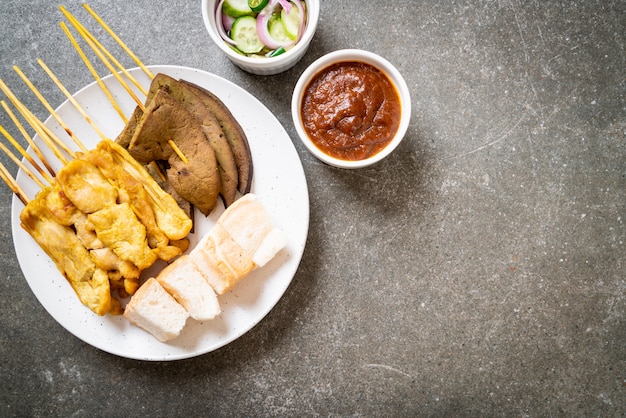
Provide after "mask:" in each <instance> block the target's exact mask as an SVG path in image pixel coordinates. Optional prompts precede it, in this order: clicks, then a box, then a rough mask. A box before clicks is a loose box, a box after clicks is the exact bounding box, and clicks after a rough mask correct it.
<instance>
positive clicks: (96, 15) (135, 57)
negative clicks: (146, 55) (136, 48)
mask: <svg viewBox="0 0 626 418" xmlns="http://www.w3.org/2000/svg"><path fill="white" fill-rule="evenodd" d="M83 7H84V8H85V9H86V10H87V11H88V12H89V14H91V16H93V18H94V19H96V21H97V22H98V23H99V24H100V26H102V27H103V28H104V30H106V31H107V32H108V33H109V35H111V37H112V38H113V39H115V41H116V42H117V43H118V44H119V46H121V47H122V49H123V50H124V51H126V53H127V54H128V55H129V56H130V57H131V58H132V59H133V61H135V63H136V64H137V65H138V66H139V67H140V68H141V69H142V70H143V71H144V72H145V73H146V75H147V76H148V77H150V78H151V79H152V78H154V74H152V72H151V71H150V70H149V69H148V68H147V67H146V66H145V65H143V63H142V62H141V60H140V59H139V58H137V56H136V55H135V54H134V53H133V51H131V50H130V48H128V47H127V46H126V44H125V43H124V42H123V41H122V40H121V39H120V38H119V37H118V36H117V35H116V34H115V32H113V30H111V28H110V27H109V26H108V25H107V24H106V23H105V22H104V21H103V20H102V19H101V18H100V16H98V14H97V13H96V12H94V11H93V10H92V9H91V7H89V5H88V4H87V3H84V4H83Z"/></svg>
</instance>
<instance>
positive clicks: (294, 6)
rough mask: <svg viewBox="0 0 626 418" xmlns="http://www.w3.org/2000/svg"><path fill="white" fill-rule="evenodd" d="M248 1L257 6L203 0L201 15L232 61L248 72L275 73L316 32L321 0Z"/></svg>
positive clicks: (286, 65) (294, 59)
mask: <svg viewBox="0 0 626 418" xmlns="http://www.w3.org/2000/svg"><path fill="white" fill-rule="evenodd" d="M250 4H257V5H258V7H259V8H258V9H257V8H256V7H254V6H252V8H250V7H249V3H248V1H247V0H202V19H203V21H204V25H205V26H206V29H207V30H208V32H209V36H210V38H211V40H212V41H213V42H214V43H215V45H216V46H217V47H218V49H219V50H221V51H222V52H223V53H224V54H225V55H226V56H227V57H228V59H230V61H232V62H233V64H235V65H236V66H237V67H239V68H241V69H243V70H244V71H247V72H249V73H252V74H258V75H274V74H278V73H281V72H284V71H286V70H288V69H290V68H291V67H293V66H294V65H295V64H296V63H297V62H298V61H299V60H300V59H301V58H302V57H303V56H304V54H305V53H306V51H307V49H308V47H309V45H310V43H311V41H312V39H313V36H314V35H315V30H316V29H317V23H318V20H319V15H320V0H291V1H289V0H258V1H255V2H251V3H250ZM253 9H254V10H253ZM255 10H258V11H255ZM294 16H295V17H294ZM277 23H278V24H277Z"/></svg>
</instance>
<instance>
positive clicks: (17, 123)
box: [1, 100, 56, 183]
mask: <svg viewBox="0 0 626 418" xmlns="http://www.w3.org/2000/svg"><path fill="white" fill-rule="evenodd" d="M1 103H2V107H3V108H4V110H5V111H6V112H7V114H8V115H9V117H10V118H11V120H12V121H13V123H14V124H15V126H17V128H18V130H19V131H20V132H21V134H22V136H23V137H24V138H25V139H26V142H28V145H30V147H31V149H32V150H33V151H34V152H35V154H36V155H37V158H39V161H41V162H42V163H43V165H44V166H45V167H46V169H47V170H48V173H50V175H51V176H52V177H50V176H48V175H47V174H46V173H45V172H44V171H43V170H41V169H40V168H37V167H39V164H37V162H36V161H35V160H34V159H33V158H32V157H31V156H30V155H29V154H28V153H26V151H24V152H22V150H23V148H21V147H20V146H19V144H17V143H15V144H13V146H15V147H16V148H18V150H20V153H22V155H24V157H25V158H26V159H27V160H28V161H29V162H30V163H31V164H32V165H33V166H34V167H35V168H37V170H38V171H39V172H40V173H41V175H42V176H43V177H44V178H45V179H46V181H48V182H49V183H51V182H52V181H51V180H52V178H54V177H55V176H56V173H55V172H54V169H53V168H52V167H51V166H50V164H48V161H47V160H46V158H45V157H44V156H43V154H42V152H41V150H40V149H39V147H38V146H37V144H35V141H33V140H32V138H31V137H30V135H29V134H28V132H26V129H24V127H23V126H22V124H21V123H20V121H19V120H18V119H17V116H15V114H14V113H13V112H12V111H11V109H10V108H9V106H8V105H7V104H6V102H5V101H4V100H2V102H1Z"/></svg>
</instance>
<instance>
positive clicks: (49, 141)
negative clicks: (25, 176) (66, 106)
mask: <svg viewBox="0 0 626 418" xmlns="http://www.w3.org/2000/svg"><path fill="white" fill-rule="evenodd" d="M0 89H1V90H2V91H3V92H4V94H6V96H7V97H8V98H9V100H10V101H11V103H13V106H15V107H16V108H17V110H19V112H20V113H21V114H22V116H23V117H24V119H26V121H27V122H28V123H29V124H30V126H31V127H32V128H33V129H34V130H35V132H36V133H37V134H38V135H39V136H40V137H41V139H42V140H43V141H44V142H45V143H46V145H47V146H48V148H50V149H51V150H52V152H53V153H54V155H55V156H56V157H57V159H58V160H59V161H61V163H63V164H67V163H68V160H67V158H65V156H64V155H63V154H61V152H60V151H59V149H58V148H57V146H58V147H60V148H61V149H62V150H63V151H65V152H66V153H67V154H68V155H70V156H71V157H72V158H74V157H75V155H74V152H73V151H72V150H70V149H69V148H68V147H67V145H65V143H64V142H63V141H61V140H60V139H59V138H57V137H56V136H55V135H54V134H53V133H52V131H50V129H49V128H48V127H47V126H46V125H44V124H43V122H41V121H40V120H39V119H37V117H36V116H35V115H34V114H33V113H32V112H31V111H30V110H28V108H27V107H26V106H25V105H24V104H23V103H22V102H21V101H20V100H19V99H18V98H17V97H16V96H15V95H14V94H13V92H12V91H11V89H9V88H8V87H7V85H6V84H5V83H4V82H3V81H2V80H0Z"/></svg>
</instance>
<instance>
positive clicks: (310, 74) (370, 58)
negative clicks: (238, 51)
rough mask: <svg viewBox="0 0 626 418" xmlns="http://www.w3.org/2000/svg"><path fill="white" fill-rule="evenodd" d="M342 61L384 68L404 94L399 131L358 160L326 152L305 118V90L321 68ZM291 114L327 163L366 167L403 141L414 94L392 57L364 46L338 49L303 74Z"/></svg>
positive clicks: (303, 136) (310, 147) (310, 145)
mask: <svg viewBox="0 0 626 418" xmlns="http://www.w3.org/2000/svg"><path fill="white" fill-rule="evenodd" d="M341 62H362V63H366V64H369V65H372V66H374V67H376V68H377V69H379V70H380V71H381V72H383V73H384V74H385V75H386V76H387V77H388V78H389V80H391V82H392V83H393V84H394V86H395V87H396V90H397V92H398V96H399V97H400V109H401V110H400V124H399V126H398V130H397V131H396V134H395V135H394V136H393V138H392V139H391V142H389V144H387V146H386V147H385V148H383V149H382V150H381V151H379V152H378V153H377V154H374V155H372V156H371V157H369V158H366V159H363V160H358V161H347V160H341V159H338V158H335V157H331V156H330V155H328V154H326V153H324V152H323V151H322V150H321V149H319V148H318V147H317V146H316V145H315V144H314V143H313V142H312V141H311V139H310V138H309V136H308V135H307V133H306V131H305V129H304V124H303V122H302V114H301V107H302V100H303V96H304V91H305V89H306V88H307V86H308V85H309V83H310V82H311V80H312V79H313V78H314V77H315V76H316V75H317V74H318V73H320V71H322V70H324V69H325V68H327V67H329V66H331V65H333V64H337V63H341ZM291 117H292V119H293V123H294V125H295V128H296V132H297V133H298V136H299V137H300V140H301V141H302V142H303V143H304V145H305V146H306V147H307V149H308V150H309V151H310V152H311V153H312V154H313V155H314V156H315V157H317V158H318V159H319V160H320V161H323V162H324V163H326V164H328V165H331V166H334V167H339V168H362V167H367V166H369V165H372V164H374V163H377V162H379V161H380V160H382V159H383V158H385V157H387V156H388V155H389V154H391V152H392V151H393V150H394V149H396V147H397V146H398V145H399V144H400V142H402V139H403V138H404V135H405V134H406V131H407V129H408V127H409V121H410V119H411V96H410V94H409V88H408V86H407V84H406V82H405V81H404V78H403V77H402V75H401V74H400V72H399V71H398V69H397V68H396V67H394V66H393V64H391V63H390V62H389V61H387V60H386V59H384V58H382V57H381V56H379V55H376V54H374V53H372V52H369V51H363V50H360V49H342V50H339V51H334V52H331V53H329V54H326V55H324V56H322V57H321V58H319V59H317V60H316V61H315V62H313V63H312V64H311V65H310V66H309V67H308V68H307V69H306V70H305V71H304V72H303V73H302V75H301V76H300V78H299V79H298V82H297V83H296V86H295V88H294V90H293V95H292V97H291Z"/></svg>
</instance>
